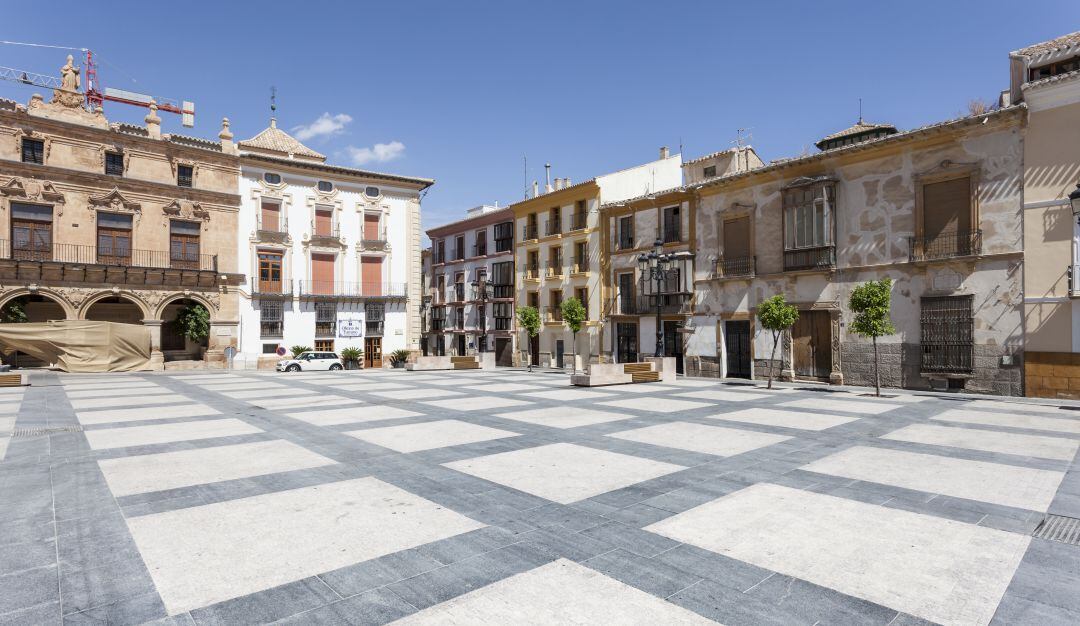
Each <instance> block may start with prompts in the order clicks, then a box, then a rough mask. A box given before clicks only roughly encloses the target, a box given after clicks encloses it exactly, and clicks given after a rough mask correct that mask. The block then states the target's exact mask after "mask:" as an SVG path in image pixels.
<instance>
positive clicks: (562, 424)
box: [497, 407, 634, 428]
mask: <svg viewBox="0 0 1080 626" xmlns="http://www.w3.org/2000/svg"><path fill="white" fill-rule="evenodd" d="M497 415H498V417H503V418H506V419H511V420H517V421H519V422H529V423H530V424H539V425H541V426H551V427H552V428H577V427H578V426H591V425H592V424H602V423H604V422H615V421H618V420H625V419H631V418H632V417H634V416H633V415H628V414H626V413H616V412H614V411H595V410H593V409H579V408H574V407H544V408H542V409H528V410H525V411H512V412H509V413H498V414H497Z"/></svg>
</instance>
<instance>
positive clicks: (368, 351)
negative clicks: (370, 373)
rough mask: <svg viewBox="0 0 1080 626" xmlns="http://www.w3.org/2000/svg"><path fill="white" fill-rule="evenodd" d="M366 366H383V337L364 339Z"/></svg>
mask: <svg viewBox="0 0 1080 626" xmlns="http://www.w3.org/2000/svg"><path fill="white" fill-rule="evenodd" d="M364 367H382V337H368V338H367V339H364Z"/></svg>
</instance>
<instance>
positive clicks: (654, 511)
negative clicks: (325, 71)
mask: <svg viewBox="0 0 1080 626" xmlns="http://www.w3.org/2000/svg"><path fill="white" fill-rule="evenodd" d="M672 515H673V513H672V512H671V511H665V510H664V509H658V508H656V507H653V506H649V505H647V504H634V505H631V506H628V507H626V508H625V509H619V510H618V511H615V512H613V513H608V514H607V515H606V516H605V517H607V518H609V519H613V520H617V521H620V522H623V523H626V524H629V525H631V526H638V527H642V526H648V525H649V524H654V523H656V522H659V521H660V520H662V519H667V518H669V517H671V516H672Z"/></svg>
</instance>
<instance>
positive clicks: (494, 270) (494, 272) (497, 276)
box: [491, 261, 514, 298]
mask: <svg viewBox="0 0 1080 626" xmlns="http://www.w3.org/2000/svg"><path fill="white" fill-rule="evenodd" d="M491 284H492V288H491V293H492V297H495V298H512V297H514V262H513V261H502V262H499V263H492V264H491Z"/></svg>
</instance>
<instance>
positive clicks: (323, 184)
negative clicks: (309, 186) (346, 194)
mask: <svg viewBox="0 0 1080 626" xmlns="http://www.w3.org/2000/svg"><path fill="white" fill-rule="evenodd" d="M315 186H316V187H317V188H318V190H319V191H321V192H323V193H330V192H331V191H333V190H334V183H332V182H330V181H328V180H320V181H319V182H318V183H317V184H316V185H315Z"/></svg>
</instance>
